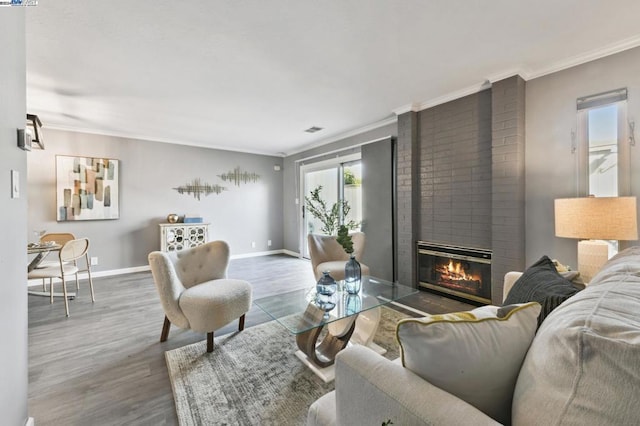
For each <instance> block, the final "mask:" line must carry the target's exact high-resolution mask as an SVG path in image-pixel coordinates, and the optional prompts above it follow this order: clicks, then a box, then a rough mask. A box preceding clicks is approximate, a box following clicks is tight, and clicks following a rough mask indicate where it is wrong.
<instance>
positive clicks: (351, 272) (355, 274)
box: [344, 253, 362, 294]
mask: <svg viewBox="0 0 640 426" xmlns="http://www.w3.org/2000/svg"><path fill="white" fill-rule="evenodd" d="M361 288H362V269H361V268H360V263H358V261H357V260H356V256H355V255H354V254H353V253H352V254H351V258H350V259H349V260H348V261H347V264H346V265H345V266H344V289H345V291H346V292H347V293H349V294H358V293H360V289H361Z"/></svg>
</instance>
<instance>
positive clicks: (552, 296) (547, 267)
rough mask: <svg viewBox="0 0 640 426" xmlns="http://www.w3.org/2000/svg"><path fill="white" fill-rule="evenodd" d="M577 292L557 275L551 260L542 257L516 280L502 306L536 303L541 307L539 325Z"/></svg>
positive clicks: (569, 282) (569, 283)
mask: <svg viewBox="0 0 640 426" xmlns="http://www.w3.org/2000/svg"><path fill="white" fill-rule="evenodd" d="M578 291H580V290H579V289H577V288H576V287H575V286H574V285H573V284H571V281H569V280H567V279H565V278H563V277H562V276H561V275H560V274H559V273H558V271H557V270H556V267H555V265H554V264H553V261H552V260H551V259H549V258H548V257H547V256H542V257H541V258H540V260H538V261H537V262H536V263H534V264H533V265H531V266H530V267H529V268H528V269H527V270H526V271H524V273H523V274H522V276H521V277H520V278H518V281H516V282H515V284H514V285H513V288H512V289H511V291H509V294H508V295H507V298H506V299H505V300H504V304H505V305H511V304H514V303H526V302H538V303H539V304H540V305H541V306H542V310H541V312H540V316H539V317H538V324H541V323H542V321H543V320H544V319H545V318H546V316H547V315H549V314H550V313H551V311H553V310H554V309H555V308H556V307H558V306H560V304H562V303H563V302H564V301H565V300H567V299H568V298H570V297H571V296H573V295H574V294H576V293H577V292H578Z"/></svg>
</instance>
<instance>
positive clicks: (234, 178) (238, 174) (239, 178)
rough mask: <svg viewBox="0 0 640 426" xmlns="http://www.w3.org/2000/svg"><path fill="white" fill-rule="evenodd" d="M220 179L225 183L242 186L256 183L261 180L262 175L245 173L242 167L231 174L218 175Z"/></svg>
mask: <svg viewBox="0 0 640 426" xmlns="http://www.w3.org/2000/svg"><path fill="white" fill-rule="evenodd" d="M218 177H219V178H220V179H222V180H223V181H225V182H233V183H234V184H235V185H236V186H240V184H241V183H243V184H247V183H249V182H253V183H256V182H257V181H258V180H259V179H260V175H259V174H257V173H250V172H243V171H242V170H241V169H240V166H238V167H236V168H235V169H233V170H232V171H230V172H227V173H224V174H221V175H218Z"/></svg>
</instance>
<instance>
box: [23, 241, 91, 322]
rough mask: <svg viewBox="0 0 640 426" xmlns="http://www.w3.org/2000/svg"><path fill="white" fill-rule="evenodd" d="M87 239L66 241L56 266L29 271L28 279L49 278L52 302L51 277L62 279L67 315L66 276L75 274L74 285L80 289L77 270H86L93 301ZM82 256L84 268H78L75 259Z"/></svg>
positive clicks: (51, 299) (67, 312)
mask: <svg viewBox="0 0 640 426" xmlns="http://www.w3.org/2000/svg"><path fill="white" fill-rule="evenodd" d="M88 252H89V239H88V238H79V239H74V240H70V241H67V242H66V243H65V244H64V245H63V246H62V248H61V249H60V251H59V252H58V266H51V267H48V268H36V269H33V270H32V271H31V272H29V274H28V277H29V279H45V278H49V296H50V303H53V279H54V278H59V279H60V280H61V281H62V292H63V294H64V310H65V313H66V315H67V316H69V298H68V295H67V278H68V277H69V276H71V275H75V279H76V287H77V288H78V289H80V283H79V279H78V273H79V272H87V274H88V276H89V288H90V289H91V302H95V301H96V299H95V294H94V291H93V280H92V279H91V264H90V262H89V255H88ZM81 257H84V260H85V262H86V269H79V268H78V264H77V260H78V259H80V258H81Z"/></svg>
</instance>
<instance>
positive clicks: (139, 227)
mask: <svg viewBox="0 0 640 426" xmlns="http://www.w3.org/2000/svg"><path fill="white" fill-rule="evenodd" d="M45 125H46V123H45ZM45 130H46V129H45ZM45 146H46V149H45V150H44V151H40V150H34V151H32V152H31V153H30V154H29V156H28V159H29V160H28V166H29V177H28V179H29V189H30V192H29V224H28V229H29V230H30V231H31V230H33V229H46V230H47V231H48V232H72V233H74V234H75V235H77V236H86V237H89V238H90V240H91V242H92V247H91V251H90V254H91V256H97V257H98V261H99V265H98V266H97V267H95V268H94V270H95V271H103V270H107V271H110V270H117V269H123V268H131V267H139V266H146V265H147V254H148V253H149V252H151V251H153V250H158V249H159V248H160V242H159V241H160V237H159V229H158V224H159V223H165V222H166V217H167V215H168V214H169V213H177V214H179V215H184V214H185V213H188V214H192V213H197V214H200V215H202V216H203V217H204V220H205V221H206V222H210V223H211V226H210V237H211V239H222V240H226V241H227V242H228V243H229V245H230V247H231V254H232V255H241V254H250V253H255V252H265V251H269V250H278V249H282V247H283V242H282V235H283V231H282V217H283V214H282V205H283V202H282V188H283V186H282V171H276V170H274V166H275V165H280V166H281V165H282V158H280V157H272V156H264V155H254V154H245V153H239V152H232V151H221V150H213V149H206V148H197V147H190V146H184V145H172V144H166V143H160V142H150V141H142V140H134V139H126V138H119V137H111V136H100V135H91V134H85V133H76V132H66V131H55V130H48V131H46V132H45ZM56 155H76V156H90V157H107V158H115V159H118V160H120V166H121V174H120V219H118V220H99V221H81V222H59V223H58V222H56V214H55V213H56V206H55V185H56V178H55V156H56ZM237 166H239V167H240V168H241V169H242V170H243V171H249V172H255V173H258V174H259V175H260V180H259V181H258V182H256V183H248V184H241V186H239V187H238V186H235V185H234V184H233V183H230V182H223V181H222V180H221V179H219V178H218V177H217V175H219V174H222V173H226V172H228V171H231V170H233V168H235V167H237ZM193 178H201V179H202V180H203V181H206V182H208V183H212V184H214V183H219V184H221V185H223V186H226V187H227V188H228V190H227V191H224V192H222V193H221V194H219V195H216V194H211V195H208V196H205V195H202V196H201V199H200V201H198V200H197V199H195V198H194V197H193V196H192V195H188V194H179V193H178V192H177V191H175V190H173V189H172V188H175V187H178V186H180V185H184V184H186V183H188V182H189V181H191V180H192V179H193ZM268 240H271V241H272V245H271V247H268V246H267V241H268ZM251 242H255V243H256V247H255V248H252V247H251Z"/></svg>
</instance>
